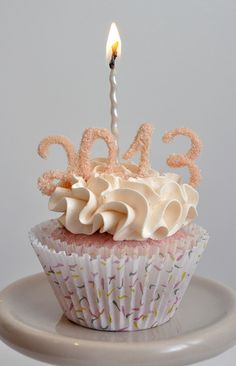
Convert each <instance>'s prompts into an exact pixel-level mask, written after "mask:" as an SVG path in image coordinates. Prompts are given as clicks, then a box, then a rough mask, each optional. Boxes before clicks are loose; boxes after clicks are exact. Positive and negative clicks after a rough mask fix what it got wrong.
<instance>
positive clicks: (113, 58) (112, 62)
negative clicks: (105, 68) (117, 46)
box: [109, 52, 117, 70]
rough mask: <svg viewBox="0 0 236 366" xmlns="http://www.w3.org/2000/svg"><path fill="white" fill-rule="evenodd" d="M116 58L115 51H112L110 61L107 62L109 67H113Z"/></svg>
mask: <svg viewBox="0 0 236 366" xmlns="http://www.w3.org/2000/svg"><path fill="white" fill-rule="evenodd" d="M116 58H117V52H113V53H112V56H111V61H110V63H109V66H110V69H112V70H113V69H114V68H115V63H116Z"/></svg>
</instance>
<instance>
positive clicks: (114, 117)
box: [106, 23, 121, 162]
mask: <svg viewBox="0 0 236 366" xmlns="http://www.w3.org/2000/svg"><path fill="white" fill-rule="evenodd" d="M106 54H107V58H108V60H109V66H110V77H109V80H110V101H111V132H112V134H113V135H114V137H115V142H116V145H117V146H116V147H117V158H116V160H117V162H118V158H119V145H118V136H119V132H118V111H117V98H116V90H117V83H116V70H115V62H116V58H117V56H120V54H121V40H120V36H119V32H118V29H117V27H116V24H115V23H112V25H111V28H110V32H109V35H108V39H107V45H106Z"/></svg>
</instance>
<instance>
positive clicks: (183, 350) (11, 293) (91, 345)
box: [0, 274, 236, 366]
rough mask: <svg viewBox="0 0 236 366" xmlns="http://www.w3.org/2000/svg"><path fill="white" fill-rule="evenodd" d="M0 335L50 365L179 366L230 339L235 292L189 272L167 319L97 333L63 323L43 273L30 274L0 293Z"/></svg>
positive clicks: (235, 321)
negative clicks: (138, 328)
mask: <svg viewBox="0 0 236 366" xmlns="http://www.w3.org/2000/svg"><path fill="white" fill-rule="evenodd" d="M0 337H1V338H2V340H3V341H4V342H5V343H7V344H8V345H9V346H10V347H12V348H14V349H15V350H18V351H19V352H21V353H23V354H26V355H28V356H30V357H32V358H35V359H38V360H41V361H45V362H48V363H51V364H56V365H63V366H66V365H68V366H74V365H77V366H79V365H81V366H108V365H109V366H110V365H112V366H118V365H119V366H122V365H126V366H132V365H135V366H138V365H143V366H144V365H145V366H154V365H155V366H156V365H158V366H165V365H168V366H172V365H175V366H177V365H179V366H180V365H181V366H183V365H188V364H191V363H194V362H197V361H201V360H204V359H207V358H210V357H213V356H215V355H217V354H219V353H221V352H223V351H225V350H226V349H228V348H230V347H231V346H233V345H234V344H235V343H236V294H235V292H234V291H232V290H230V289H228V288H226V287H224V286H223V285H221V284H219V283H216V282H214V281H211V280H208V279H205V278H201V277H196V276H195V277H193V279H192V281H191V284H190V287H189V289H188V290H187V293H186V295H185V297H184V299H183V301H182V303H181V306H180V308H179V310H178V312H177V313H176V315H175V317H174V318H173V319H172V320H170V321H169V322H168V323H166V324H164V325H162V326H160V327H157V328H153V329H150V330H143V331H137V332H128V333H127V332H124V333H113V332H105V331H104V332H101V331H96V330H90V329H86V328H82V327H80V326H78V325H75V324H73V323H71V322H69V321H68V320H67V319H66V318H65V317H64V316H63V315H62V312H61V310H60V308H59V306H58V304H57V301H56V299H55V297H54V295H53V292H52V290H51V288H50V287H49V284H48V282H47V278H46V276H45V275H44V274H36V275H33V276H30V277H27V278H24V279H22V280H19V281H17V282H15V283H13V284H12V285H10V286H8V287H7V288H6V289H5V290H3V291H2V292H1V293H0Z"/></svg>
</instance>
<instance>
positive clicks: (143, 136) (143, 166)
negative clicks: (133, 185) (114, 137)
mask: <svg viewBox="0 0 236 366" xmlns="http://www.w3.org/2000/svg"><path fill="white" fill-rule="evenodd" d="M152 132H153V127H152V125H151V124H150V123H143V124H142V125H141V126H140V127H139V129H138V132H137V134H136V136H135V139H134V141H133V143H132V144H131V146H130V148H129V149H128V151H127V152H126V153H125V154H124V156H123V159H125V160H129V159H131V158H132V157H133V156H134V155H135V154H136V153H138V152H140V159H139V164H138V175H139V176H140V177H146V176H148V175H150V170H151V166H150V162H149V150H150V144H151V138H152Z"/></svg>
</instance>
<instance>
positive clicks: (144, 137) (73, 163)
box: [38, 123, 201, 196]
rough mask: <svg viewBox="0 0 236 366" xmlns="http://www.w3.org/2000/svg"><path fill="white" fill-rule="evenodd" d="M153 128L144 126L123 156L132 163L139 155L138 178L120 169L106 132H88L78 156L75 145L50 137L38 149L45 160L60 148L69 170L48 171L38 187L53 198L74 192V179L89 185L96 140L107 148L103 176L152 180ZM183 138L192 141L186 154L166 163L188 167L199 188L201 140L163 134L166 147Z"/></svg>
mask: <svg viewBox="0 0 236 366" xmlns="http://www.w3.org/2000/svg"><path fill="white" fill-rule="evenodd" d="M152 132H153V127H152V125H151V124H149V123H143V124H142V125H141V126H140V127H139V129H138V132H137V134H136V136H135V139H134V141H133V143H132V144H131V146H130V147H129V149H128V150H127V152H126V153H125V154H124V155H123V159H124V160H129V159H131V158H132V157H133V156H134V155H135V154H136V153H138V152H139V153H140V160H139V164H138V169H137V173H135V175H126V176H124V173H123V171H122V169H121V163H120V162H119V161H117V144H116V141H115V137H114V135H113V134H112V133H111V132H110V131H109V130H107V129H104V128H87V129H86V130H85V131H84V133H83V136H82V139H81V143H80V148H79V151H78V152H77V151H76V149H75V147H74V145H73V143H72V142H71V141H70V140H69V139H68V138H67V137H65V136H60V135H59V136H54V135H53V136H48V137H46V138H44V139H43V140H42V141H41V142H40V144H39V146H38V153H39V155H40V156H41V157H42V158H44V159H46V158H47V155H48V149H49V147H50V146H51V145H54V144H57V145H61V146H62V147H63V148H64V150H65V152H66V155H67V161H68V165H67V169H66V170H65V171H63V170H49V171H46V172H45V173H43V175H42V176H41V177H40V178H39V179H38V187H39V189H40V190H41V191H42V193H43V194H46V195H48V196H50V195H51V194H52V193H53V192H54V190H55V189H56V187H64V188H71V186H72V182H73V176H74V175H76V176H81V177H83V178H84V180H85V181H87V180H88V179H89V178H90V175H91V157H90V152H91V148H92V145H93V143H94V142H95V141H96V140H97V139H102V140H104V142H105V143H106V145H107V148H108V157H107V162H106V164H105V166H104V172H106V173H114V174H117V175H120V176H122V177H123V178H125V179H128V178H129V177H130V176H132V177H142V178H145V177H149V176H152V175H153V170H152V169H151V166H150V161H149V151H150V143H151V137H152ZM178 135H183V136H186V137H188V138H190V140H191V148H190V150H189V151H188V152H187V153H186V154H182V155H181V154H178V155H177V154H171V155H170V156H169V157H168V159H167V165H168V166H169V167H172V168H180V167H185V166H186V167H187V168H188V169H189V173H190V179H189V184H190V185H191V186H193V187H196V186H198V185H199V183H200V180H201V173H200V170H199V168H198V166H197V165H196V164H195V160H196V159H197V158H198V156H199V154H200V151H201V140H200V139H199V137H198V136H197V135H196V134H195V132H193V131H192V130H190V129H188V128H176V129H174V130H172V131H169V132H167V133H165V134H164V136H163V138H162V140H163V142H165V143H168V142H170V141H171V140H173V139H174V138H175V137H176V136H178Z"/></svg>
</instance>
